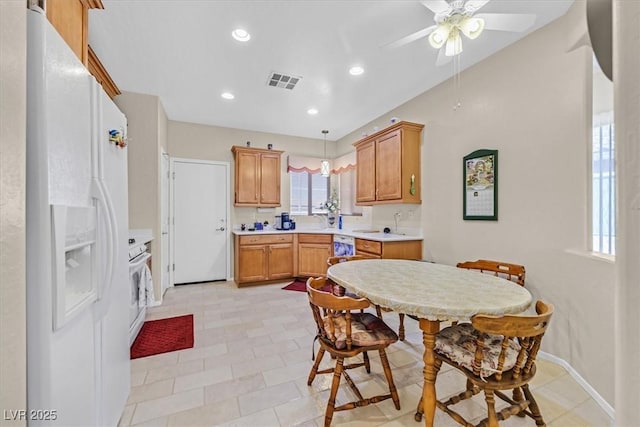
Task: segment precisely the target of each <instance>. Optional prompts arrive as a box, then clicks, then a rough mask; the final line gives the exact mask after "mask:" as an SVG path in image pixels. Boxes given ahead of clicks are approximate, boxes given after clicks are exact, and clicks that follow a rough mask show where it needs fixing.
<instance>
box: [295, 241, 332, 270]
mask: <svg viewBox="0 0 640 427" xmlns="http://www.w3.org/2000/svg"><path fill="white" fill-rule="evenodd" d="M332 255H333V237H332V236H331V234H299V235H298V276H299V277H319V276H325V275H326V274H327V258H329V257H330V256H332Z"/></svg>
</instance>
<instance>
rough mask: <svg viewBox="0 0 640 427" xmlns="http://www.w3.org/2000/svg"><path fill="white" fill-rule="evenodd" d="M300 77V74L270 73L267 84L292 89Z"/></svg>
mask: <svg viewBox="0 0 640 427" xmlns="http://www.w3.org/2000/svg"><path fill="white" fill-rule="evenodd" d="M300 79H302V77H300V76H290V75H287V74H284V73H271V74H270V75H269V79H268V80H267V86H273V87H280V88H282V89H289V90H292V89H293V88H294V87H296V84H298V82H299V81H300Z"/></svg>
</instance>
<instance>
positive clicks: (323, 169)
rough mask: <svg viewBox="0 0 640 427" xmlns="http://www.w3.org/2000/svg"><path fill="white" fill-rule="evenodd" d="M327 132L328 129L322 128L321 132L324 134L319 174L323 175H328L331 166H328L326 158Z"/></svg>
mask: <svg viewBox="0 0 640 427" xmlns="http://www.w3.org/2000/svg"><path fill="white" fill-rule="evenodd" d="M328 133H329V131H328V130H326V129H323V130H322V134H323V135H324V159H323V160H322V161H321V162H320V175H322V176H324V177H328V176H329V172H330V171H331V168H330V166H329V160H327V134H328Z"/></svg>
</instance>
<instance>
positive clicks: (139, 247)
mask: <svg viewBox="0 0 640 427" xmlns="http://www.w3.org/2000/svg"><path fill="white" fill-rule="evenodd" d="M145 252H147V245H146V244H144V243H138V242H136V239H129V262H131V261H133V260H134V259H135V258H136V257H138V256H140V255H142V254H143V253H145Z"/></svg>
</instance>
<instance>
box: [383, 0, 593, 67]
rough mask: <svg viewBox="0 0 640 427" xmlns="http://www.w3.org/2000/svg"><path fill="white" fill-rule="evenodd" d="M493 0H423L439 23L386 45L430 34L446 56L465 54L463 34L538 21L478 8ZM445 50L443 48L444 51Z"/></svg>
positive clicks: (523, 27) (471, 37)
mask: <svg viewBox="0 0 640 427" xmlns="http://www.w3.org/2000/svg"><path fill="white" fill-rule="evenodd" d="M489 1H490V0H421V1H420V3H421V4H422V5H423V6H425V7H426V8H428V9H429V10H431V11H432V12H433V13H434V21H435V25H431V26H429V27H426V28H423V29H421V30H418V31H416V32H414V33H412V34H409V35H407V36H405V37H403V38H401V39H399V40H396V41H394V42H392V43H389V44H388V45H386V46H387V47H389V48H396V47H400V46H403V45H405V44H407V43H411V42H414V41H416V40H419V39H421V38H423V37H427V38H428V40H429V44H430V45H431V46H432V47H433V48H434V49H438V50H440V55H442V54H443V53H444V55H442V58H445V57H452V56H456V55H459V54H460V53H462V37H461V36H460V33H462V34H464V35H465V36H466V37H467V38H468V39H469V40H474V39H476V38H478V37H479V36H480V34H482V32H483V31H484V30H485V29H486V30H495V31H515V32H520V31H524V30H526V29H527V28H529V27H531V26H532V25H533V24H534V22H535V19H536V17H535V15H532V14H523V13H479V14H476V12H478V10H479V9H480V8H482V7H483V6H484V5H486V4H487V3H489ZM594 1H595V0H594ZM441 49H443V50H441ZM440 55H439V56H438V60H437V61H436V64H437V65H443V64H445V63H447V62H449V60H448V59H447V60H446V61H445V60H441V59H440V58H441V57H440Z"/></svg>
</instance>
